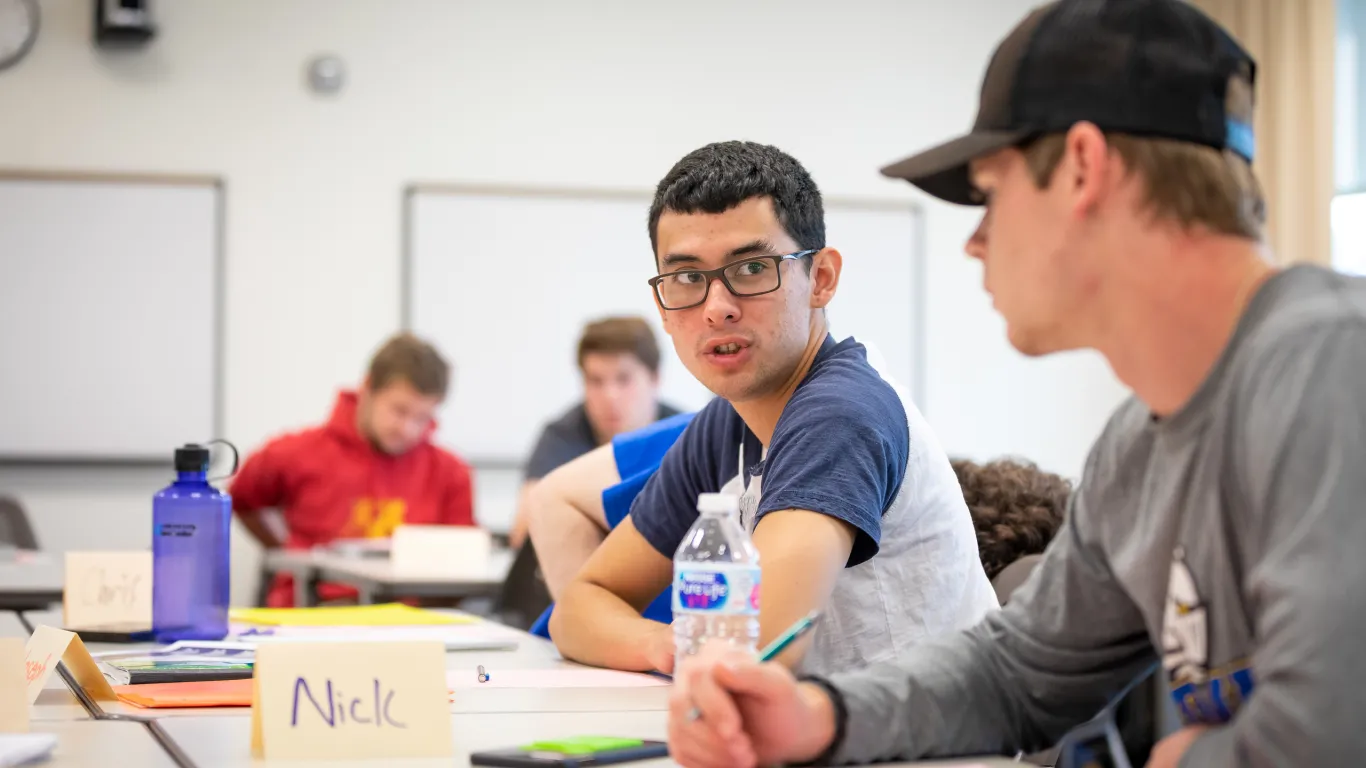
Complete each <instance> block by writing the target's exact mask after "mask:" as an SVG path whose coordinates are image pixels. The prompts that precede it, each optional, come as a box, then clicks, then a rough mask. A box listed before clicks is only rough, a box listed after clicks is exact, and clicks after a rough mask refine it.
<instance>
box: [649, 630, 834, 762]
mask: <svg viewBox="0 0 1366 768" xmlns="http://www.w3.org/2000/svg"><path fill="white" fill-rule="evenodd" d="M834 737H835V713H834V707H833V705H832V704H831V702H830V699H829V698H827V697H826V695H825V693H824V691H822V690H821V689H820V688H817V687H815V686H811V685H805V684H798V683H797V681H796V679H795V678H793V676H792V673H791V672H790V671H788V669H787V667H785V666H783V665H781V664H774V663H769V664H758V663H756V662H755V661H753V659H752V658H750V657H749V656H747V655H746V654H744V653H742V652H736V651H728V652H713V651H711V650H703V651H702V653H701V654H699V655H698V656H696V657H694V658H690V659H688V660H686V661H684V662H683V665H682V667H681V669H680V671H679V673H678V674H676V675H675V676H674V690H673V692H672V694H671V695H670V696H669V754H670V755H671V756H672V757H673V759H674V760H676V761H678V763H680V764H681V765H684V766H687V768H710V767H711V766H745V767H748V766H758V765H770V764H775V763H785V762H803V761H808V760H811V759H814V758H815V757H816V756H818V755H820V754H821V753H822V752H824V751H825V749H826V748H827V747H828V746H829V745H830V742H831V740H833V739H834Z"/></svg>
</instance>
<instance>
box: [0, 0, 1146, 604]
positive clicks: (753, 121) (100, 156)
mask: <svg viewBox="0 0 1366 768" xmlns="http://www.w3.org/2000/svg"><path fill="white" fill-rule="evenodd" d="M1034 4H1035V1H1034V0H958V1H957V2H953V3H940V2H931V1H930V0H880V1H877V0H843V1H842V2H828V1H823V2H817V1H815V0H810V1H807V0H767V1H765V2H748V3H743V4H741V3H732V2H724V1H723V0H696V1H694V2H688V3H677V2H670V3H662V2H641V1H639V0H635V1H629V0H591V1H590V0H580V2H573V3H566V2H552V0H541V1H539V2H538V1H536V0H498V2H492V1H491V0H490V1H488V2H480V3H475V2H457V1H456V0H386V2H383V3H380V2H365V1H363V0H233V2H223V0H176V1H175V2H165V3H159V4H157V10H158V13H159V21H160V26H161V34H160V38H159V39H158V40H157V41H156V42H155V43H154V44H153V45H152V46H151V47H150V48H149V49H147V50H145V51H143V52H138V53H131V54H130V53H121V54H110V53H103V52H97V51H96V50H95V49H94V47H93V45H92V43H91V35H90V29H89V26H90V16H91V13H90V11H89V6H90V4H89V2H88V1H87V0H45V1H44V2H43V3H42V8H43V13H44V20H43V31H42V35H41V38H40V39H39V41H38V44H37V46H36V48H35V49H34V51H33V53H32V54H31V55H30V57H29V58H28V59H27V60H25V61H24V62H23V63H22V64H21V65H20V66H19V67H17V68H16V69H14V70H11V71H9V72H4V73H0V114H3V115H4V117H3V119H0V167H21V168H31V169H45V170H48V169H72V170H109V171H164V172H193V173H209V174H216V175H221V176H223V177H224V178H225V179H226V182H227V194H228V205H227V216H228V222H227V248H228V259H227V263H228V268H227V274H228V285H227V301H228V306H227V317H228V328H227V345H228V346H227V361H226V362H227V381H226V420H227V434H226V436H227V437H230V438H231V439H233V440H235V441H236V442H238V444H239V445H241V446H243V447H250V446H254V445H256V444H258V443H259V442H260V441H261V440H263V439H264V438H266V437H267V436H269V435H270V434H272V433H274V432H276V431H278V430H280V429H282V428H286V427H291V426H297V425H301V424H305V423H308V422H310V421H315V420H317V419H320V418H322V417H323V416H325V414H326V412H327V410H328V408H329V406H330V402H331V398H332V396H333V393H334V391H335V389H336V388H337V387H338V386H342V385H346V384H349V383H352V382H354V381H355V380H356V379H357V378H358V376H359V374H360V370H361V368H362V365H363V363H364V361H365V359H366V357H367V355H368V354H369V353H370V351H371V350H372V349H373V348H374V347H375V346H376V345H377V344H378V343H379V342H380V341H381V340H382V339H383V338H384V337H385V336H386V335H387V334H388V333H390V332H391V331H392V330H393V329H394V328H395V326H396V325H397V323H398V320H399V246H400V242H399V236H400V207H399V202H400V191H401V189H402V188H403V186H404V185H405V184H407V183H409V182H412V181H416V180H427V181H483V182H504V183H517V184H549V185H573V186H601V187H611V188H623V187H624V188H635V189H649V188H651V187H652V186H653V184H654V183H655V182H656V181H657V180H658V178H659V177H660V176H661V175H662V174H663V173H664V172H665V171H666V170H667V169H668V168H669V166H670V165H671V164H672V163H673V162H674V161H675V160H676V159H677V158H678V157H680V156H681V155H683V154H684V153H685V152H687V151H689V150H691V149H693V148H695V147H697V146H699V145H701V144H703V143H705V142H708V141H712V140H718V139H728V138H747V139H755V140H761V141H765V142H769V143H773V144H777V145H779V146H781V147H783V148H784V149H786V150H787V151H789V152H791V153H792V154H794V155H795V156H796V157H798V158H799V159H800V160H801V161H802V162H803V163H804V164H805V165H806V166H807V167H808V169H809V170H810V171H811V172H812V174H813V175H814V176H815V178H816V180H817V182H818V183H819V184H820V185H821V187H822V188H823V190H824V191H825V192H826V193H827V194H831V195H860V196H876V197H887V198H905V197H909V196H912V195H914V194H915V193H914V192H913V191H912V190H910V188H909V187H908V186H906V185H904V184H902V183H898V182H892V181H889V180H886V179H883V178H882V177H880V176H879V175H878V174H877V172H876V169H877V168H878V167H879V166H880V165H881V164H884V163H886V162H889V161H891V160H895V159H897V158H899V157H901V156H902V155H904V154H907V153H909V152H910V151H912V150H914V149H916V148H918V147H921V146H922V145H925V144H927V143H929V142H932V141H935V140H937V139H940V138H943V137H945V136H947V135H949V134H951V133H953V132H955V131H960V130H963V129H964V128H965V127H966V126H967V125H968V124H969V123H970V121H971V119H972V116H973V111H974V109H975V100H976V95H977V88H978V83H979V78H980V76H981V73H982V71H983V69H984V67H985V64H986V61H987V57H988V56H989V54H990V52H991V49H992V47H993V46H994V44H995V42H996V40H997V39H998V38H999V37H1000V36H1001V35H1003V34H1004V32H1005V31H1006V30H1007V29H1008V28H1009V26H1010V25H1011V24H1013V23H1014V21H1015V20H1017V19H1018V18H1020V17H1021V16H1022V15H1023V14H1024V13H1025V12H1026V11H1027V9H1028V8H1029V7H1031V6H1032V5H1034ZM324 51H327V52H335V53H337V54H339V55H341V56H342V57H343V58H344V59H345V61H346V64H347V66H348V70H349V84H348V86H347V88H346V89H345V91H344V92H343V93H342V94H340V95H339V96H337V97H335V98H318V97H315V96H313V95H311V94H310V93H309V92H307V90H306V89H305V88H304V85H303V82H304V64H305V61H306V60H307V59H308V58H309V57H310V56H311V55H313V54H316V53H319V52H324ZM926 206H927V210H928V216H927V226H928V233H929V234H928V247H929V256H930V260H929V275H928V281H929V291H928V292H929V299H928V306H927V308H926V312H927V316H928V320H929V329H930V337H929V340H928V360H927V363H928V375H927V381H926V389H927V394H926V402H925V404H924V409H925V411H926V413H927V415H928V416H929V418H930V420H931V422H932V423H933V425H934V426H935V427H936V429H937V430H938V432H939V434H940V436H941V438H942V439H943V441H944V443H945V444H946V446H947V447H948V448H949V450H950V451H951V452H953V453H955V454H959V455H968V456H974V457H979V458H986V457H990V456H995V455H999V454H1003V453H1014V454H1023V455H1026V456H1029V457H1032V458H1034V459H1036V460H1037V461H1039V462H1040V463H1041V464H1042V465H1043V466H1045V467H1047V468H1051V469H1055V470H1059V471H1063V472H1066V473H1068V474H1075V473H1076V472H1078V471H1079V469H1080V466H1081V462H1082V459H1083V457H1084V454H1085V450H1086V447H1087V445H1088V444H1089V443H1090V441H1091V439H1092V438H1093V437H1094V436H1095V434H1096V432H1097V431H1098V430H1099V428H1100V426H1101V424H1102V423H1103V419H1104V416H1105V414H1106V413H1107V412H1108V411H1109V409H1110V408H1111V407H1113V405H1114V404H1115V403H1116V402H1117V400H1118V398H1119V396H1120V390H1119V388H1118V386H1117V385H1116V383H1115V382H1114V380H1113V377H1112V376H1111V375H1110V374H1109V372H1108V370H1107V369H1106V368H1105V367H1104V366H1103V365H1102V364H1101V363H1100V362H1099V361H1098V360H1097V359H1095V358H1093V357H1090V356H1067V357H1061V358H1057V359H1052V360H1048V361H1025V360H1023V359H1022V358H1021V357H1020V356H1019V355H1017V354H1015V353H1014V352H1013V351H1011V350H1010V349H1009V347H1008V346H1007V345H1006V343H1005V341H1004V337H1003V333H1002V328H1001V324H1000V322H999V320H998V319H997V318H996V317H995V316H994V315H993V313H992V312H991V310H990V306H989V303H988V301H987V300H986V298H985V296H984V295H983V294H982V292H981V290H980V279H981V278H980V269H979V267H978V266H977V265H975V264H972V263H970V262H968V261H967V260H966V259H965V258H964V257H963V256H962V255H961V250H960V245H961V242H962V240H963V239H964V238H965V237H966V236H967V234H968V232H969V231H970V229H971V226H972V224H973V222H974V218H975V217H974V214H973V212H971V211H965V210H957V209H953V208H951V207H949V206H945V205H942V204H939V203H936V202H933V201H927V202H926ZM642 218H643V213H642ZM76 224H78V223H76ZM542 237H544V240H545V244H546V248H547V253H550V252H552V251H553V248H554V233H553V232H548V233H543V234H542ZM0 258H3V254H0ZM847 268H848V269H858V264H856V263H850V264H848V265H847ZM499 311H509V310H508V309H507V308H497V307H491V308H490V312H491V316H492V317H495V318H496V313H497V312H499ZM495 329H496V325H495ZM487 330H488V329H480V332H486V331H487ZM566 357H568V355H566ZM455 362H456V364H457V365H458V364H459V361H455ZM13 363H14V361H5V365H6V366H7V367H8V366H9V365H12V364H13ZM567 373H568V371H567ZM455 396H456V397H458V396H459V391H458V378H457V390H456V393H455ZM57 417H58V415H56V414H54V418H57ZM170 448H171V446H168V447H167V449H168V451H169V450H170ZM115 475H117V477H116V476H115ZM161 480H162V478H159V477H155V476H152V477H148V476H147V473H137V472H132V473H127V472H125V473H111V472H110V471H108V470H102V471H100V472H83V471H73V470H67V471H51V470H47V471H43V472H34V471H31V470H25V469H22V468H6V469H3V470H0V488H5V487H9V488H17V489H18V491H19V492H20V494H21V495H22V496H23V497H24V499H25V501H26V502H27V503H28V505H29V506H30V508H31V509H32V511H33V513H34V515H35V517H36V518H37V519H36V523H37V525H38V528H39V533H40V535H41V536H42V537H43V539H44V540H45V543H46V544H47V545H48V546H49V547H51V548H54V549H66V548H73V547H90V546H120V547H132V546H141V545H145V537H146V522H147V518H148V516H149V512H148V508H149V498H150V495H151V493H152V492H153V491H155V489H156V488H157V487H158V486H159V485H160V484H161ZM478 482H479V487H480V498H479V502H480V504H481V515H482V516H484V517H485V518H486V519H488V520H489V521H490V522H491V523H497V522H499V520H500V519H501V518H503V517H504V516H505V515H506V513H507V510H508V509H509V508H510V503H511V492H512V490H513V488H514V487H515V482H514V479H513V478H509V477H507V476H506V475H501V476H494V475H489V474H488V473H482V474H481V476H480V477H479V479H478ZM252 554H253V553H251V552H249V551H248V550H246V549H245V548H240V547H239V558H240V559H239V564H240V565H241V566H242V567H240V568H238V573H239V575H242V577H241V579H239V581H238V582H237V583H235V585H234V586H235V599H238V600H242V599H245V598H247V597H248V594H247V590H248V589H249V587H250V584H251V582H250V580H249V578H248V575H246V574H249V571H250V568H249V567H246V566H247V565H248V563H249V562H250V561H251V555H252Z"/></svg>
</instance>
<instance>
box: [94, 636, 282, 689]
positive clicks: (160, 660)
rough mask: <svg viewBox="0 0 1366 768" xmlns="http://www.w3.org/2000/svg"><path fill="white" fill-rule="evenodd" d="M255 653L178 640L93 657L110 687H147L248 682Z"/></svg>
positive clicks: (226, 645)
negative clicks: (157, 646)
mask: <svg viewBox="0 0 1366 768" xmlns="http://www.w3.org/2000/svg"><path fill="white" fill-rule="evenodd" d="M255 658H256V652H255V650H254V649H253V648H252V647H251V646H250V645H245V644H241V643H222V642H206V641H192V640H182V641H180V642H178V643H173V644H171V645H168V646H166V647H165V648H158V649H154V650H150V651H148V650H143V651H112V652H107V653H100V654H95V663H96V665H97V666H98V667H99V668H100V672H101V673H102V674H103V675H104V677H105V679H106V680H108V681H109V684H110V685H147V684H151V683H179V682H189V681H206V680H242V679H250V678H251V673H252V664H253V662H254V661H255Z"/></svg>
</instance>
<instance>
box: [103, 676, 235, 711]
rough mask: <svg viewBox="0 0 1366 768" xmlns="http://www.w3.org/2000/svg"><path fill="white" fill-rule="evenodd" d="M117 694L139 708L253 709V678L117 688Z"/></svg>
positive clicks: (149, 684) (115, 687) (148, 684)
mask: <svg viewBox="0 0 1366 768" xmlns="http://www.w3.org/2000/svg"><path fill="white" fill-rule="evenodd" d="M114 693H116V694H118V696H119V700H120V701H125V702H127V703H129V704H132V705H134V706H137V707H148V708H161V707H250V706H251V678H247V679H245V680H205V681H203V682H190V683H146V684H143V685H118V686H114Z"/></svg>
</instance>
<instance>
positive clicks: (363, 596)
mask: <svg viewBox="0 0 1366 768" xmlns="http://www.w3.org/2000/svg"><path fill="white" fill-rule="evenodd" d="M513 557H514V553H513V552H512V551H511V550H506V549H501V550H495V551H494V552H493V553H492V554H491V555H490V556H489V562H488V570H487V571H486V572H485V573H484V574H482V575H475V576H468V577H445V576H408V575H400V574H396V573H394V567H393V563H392V562H391V561H390V560H389V559H388V558H383V557H347V556H345V555H338V554H334V553H331V552H326V551H315V552H314V553H313V556H312V561H313V567H314V568H315V569H316V570H317V573H318V577H319V578H320V579H323V580H325V581H338V582H342V583H344V584H350V585H351V586H353V587H355V588H356V589H357V590H359V591H360V602H361V604H363V605H369V604H371V603H377V602H385V601H389V600H395V599H398V598H401V597H429V598H442V599H451V598H466V597H489V596H493V595H496V594H498V591H499V590H500V589H501V588H502V586H503V581H504V580H505V579H506V578H507V573H508V569H510V568H511V567H512V560H513Z"/></svg>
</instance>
